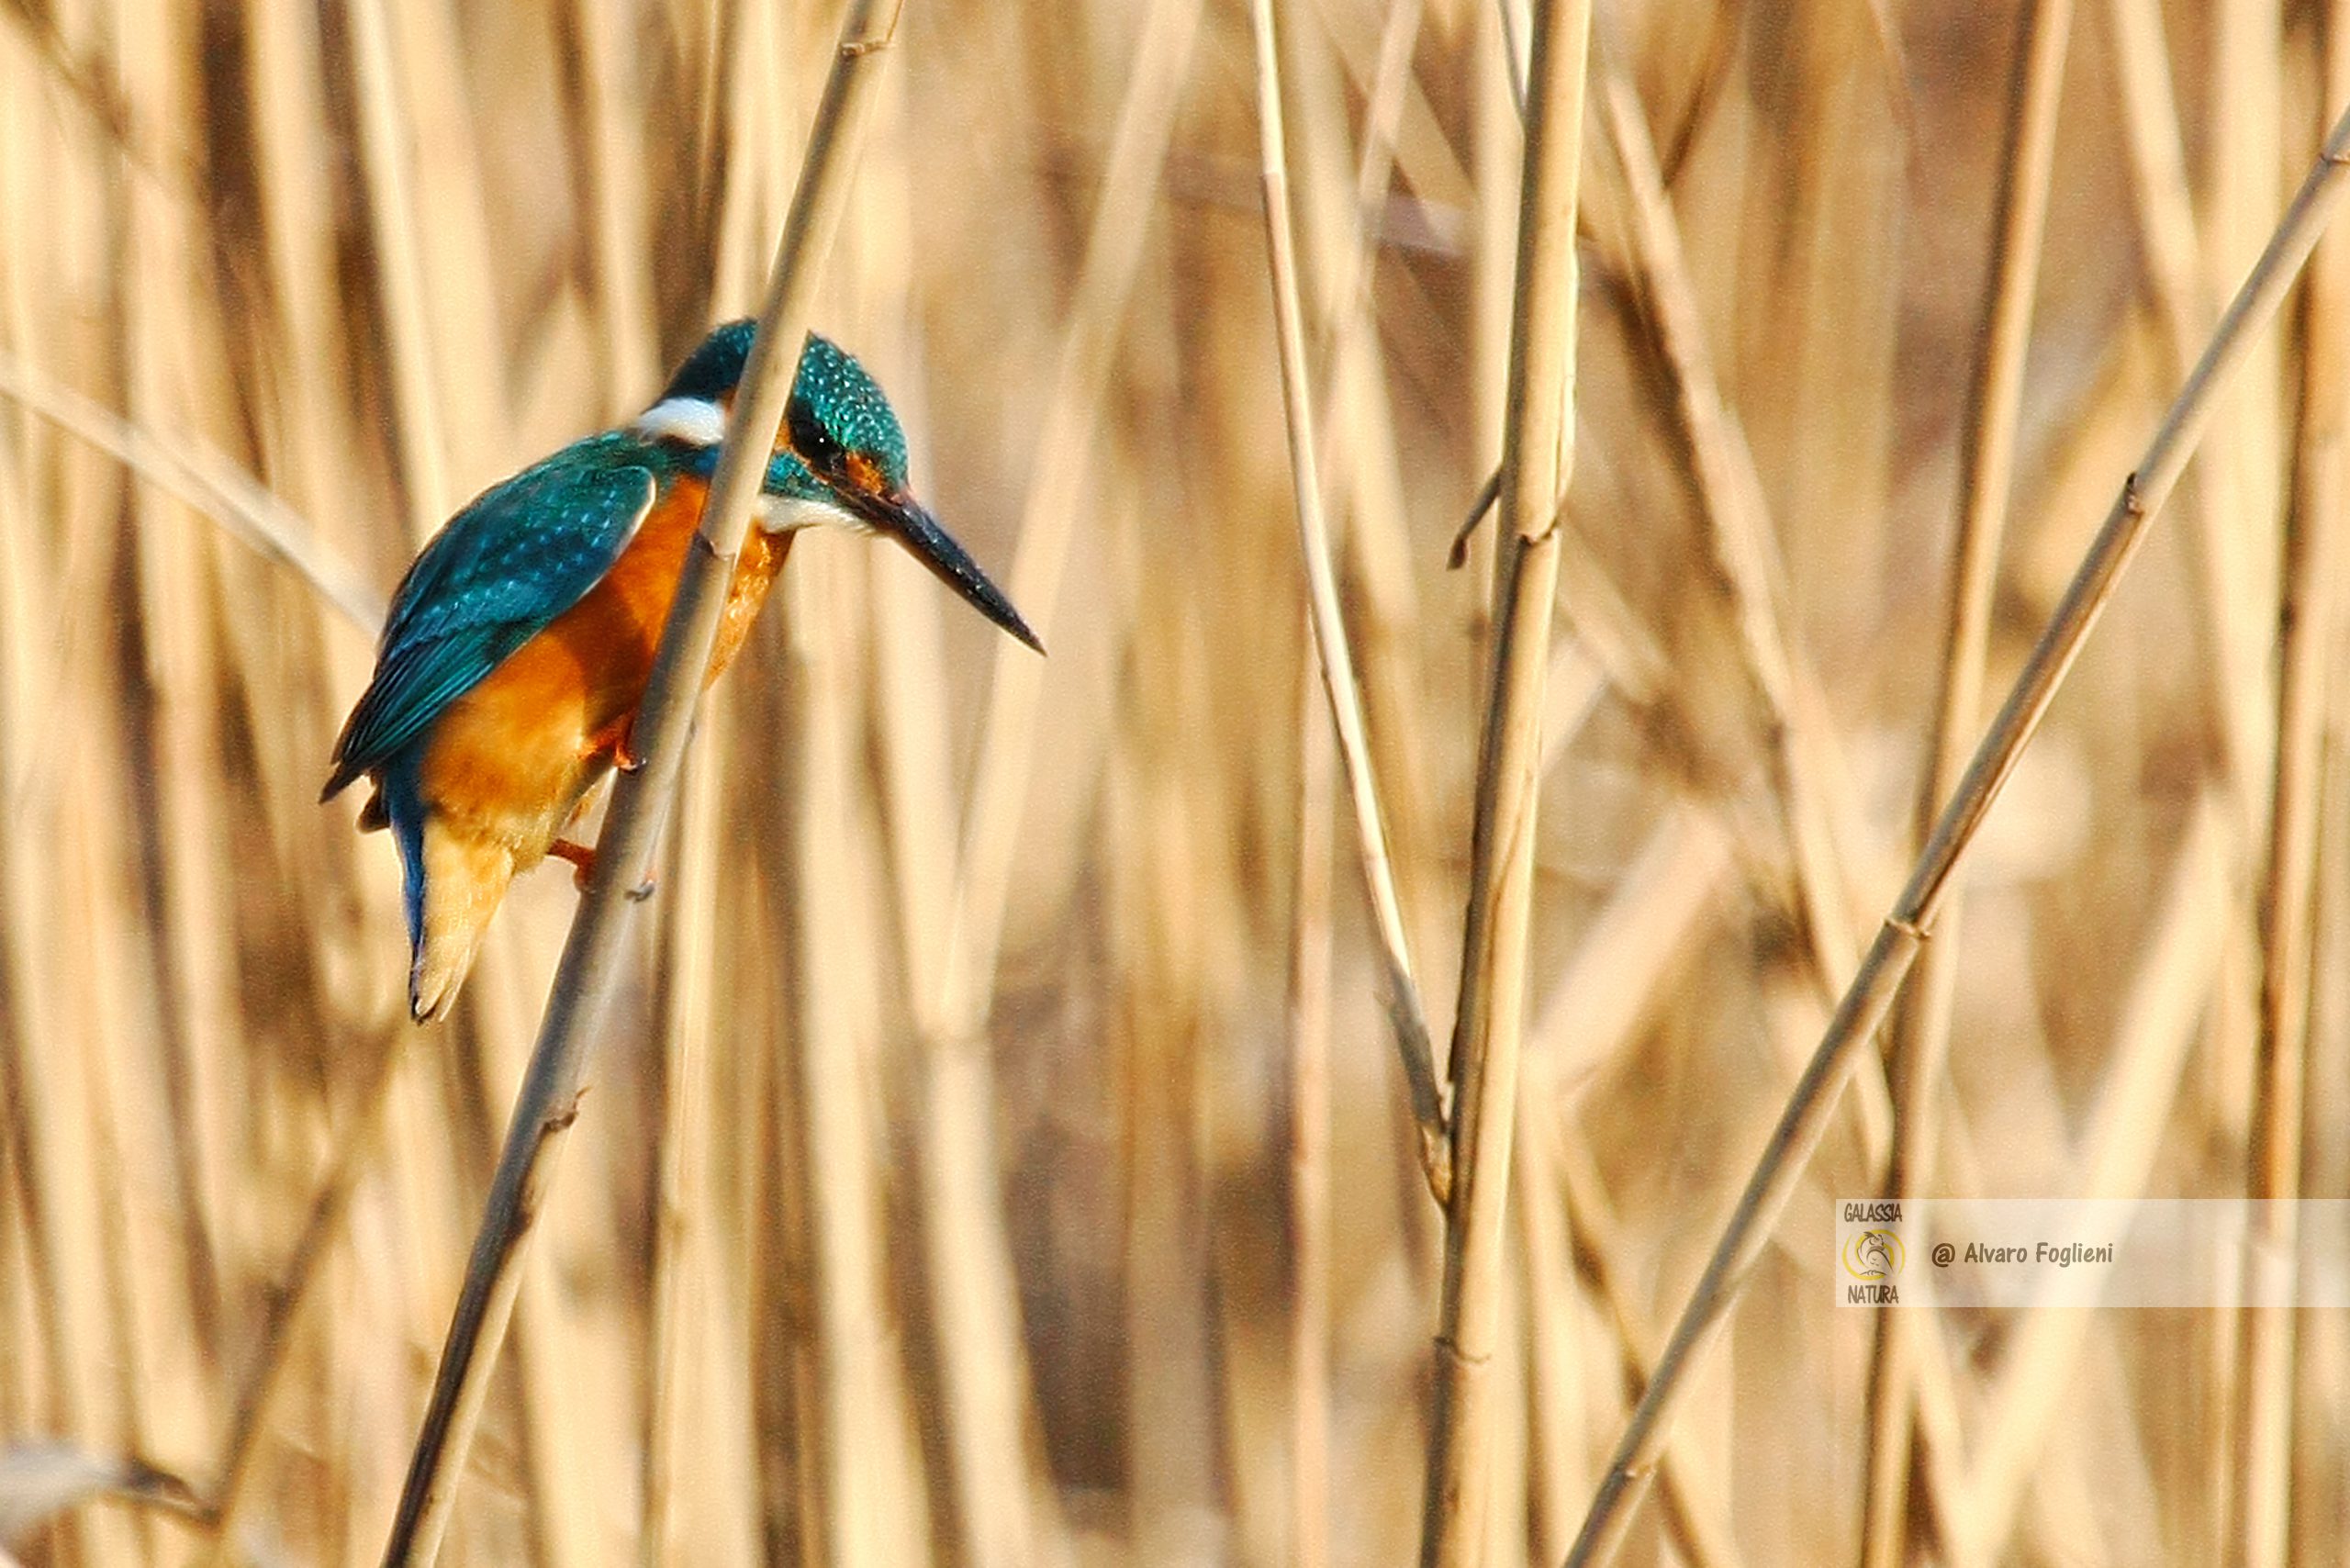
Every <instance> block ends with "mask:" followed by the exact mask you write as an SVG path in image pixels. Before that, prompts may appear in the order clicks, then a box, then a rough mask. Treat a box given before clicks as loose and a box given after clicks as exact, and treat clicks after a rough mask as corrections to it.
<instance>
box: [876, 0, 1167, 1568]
mask: <svg viewBox="0 0 2350 1568" xmlns="http://www.w3.org/2000/svg"><path fill="white" fill-rule="evenodd" d="M1200 12H1201V3H1200V0H1153V3H1152V5H1151V6H1150V8H1149V9H1148V10H1147V12H1145V13H1144V16H1143V21H1142V27H1141V30H1140V33H1139V36H1138V37H1137V39H1136V46H1135V55H1134V64H1133V67H1132V69H1131V71H1130V73H1129V74H1128V77H1127V81H1126V85H1125V95H1124V98H1123V101H1122V103H1121V105H1120V106H1119V111H1118V120H1117V124H1116V126H1115V128H1114V129H1113V131H1112V133H1111V138H1110V150H1109V154H1108V158H1107V161H1106V162H1105V164H1104V166H1103V172H1102V196H1101V198H1100V201H1099V202H1098V204H1097V205H1096V207H1094V210H1093V215H1092V220H1091V226H1090V227H1089V229H1088V230H1087V234H1086V241H1085V252H1084V256H1083V259H1082V260H1081V261H1080V263H1079V268H1078V275H1077V283H1076V286H1075V289H1074V291H1073V294H1072V297H1071V299H1070V303H1069V325H1068V328H1067V331H1066V335H1065V336H1064V337H1063V338H1062V339H1061V342H1060V352H1059V355H1058V357H1057V361H1056V363H1055V366H1054V371H1053V378H1052V382H1051V386H1050V389H1049V390H1048V391H1047V392H1046V395H1045V398H1044V400H1043V404H1042V406H1041V408H1040V409H1038V410H1037V413H1036V442H1035V467H1034V468H1033V469H1032V471H1031V473H1030V476H1029V481H1028V487H1027V490H1026V493H1025V495H1024V498H1023V499H1022V503H1021V511H1020V532H1019V540H1020V543H1019V546H1018V548H1017V551H1016V553H1015V554H1014V556H1013V566H1012V572H1011V577H1010V581H1009V583H1008V584H1007V585H1006V586H1007V588H1008V591H1009V592H1010V593H1011V595H1012V597H1013V600H1014V602H1016V603H1018V604H1020V605H1022V606H1024V609H1025V611H1026V613H1027V615H1028V617H1029V622H1030V624H1031V625H1033V626H1035V627H1036V628H1038V630H1039V631H1040V632H1041V633H1042V634H1043V635H1045V636H1046V638H1050V637H1051V636H1052V634H1053V633H1052V628H1053V625H1054V617H1055V611H1056V609H1057V604H1058V600H1059V598H1060V584H1061V577H1062V574H1063V572H1064V571H1065V569H1066V568H1067V566H1068V564H1069V554H1070V548H1071V544H1072V543H1073V541H1074V540H1075V539H1076V538H1077V536H1078V532H1079V529H1080V524H1081V522H1082V521H1084V512H1083V509H1082V507H1081V505H1080V503H1081V501H1082V499H1083V497H1084V492H1085V484H1086V477H1087V467H1088V464H1089V462H1090V460H1091V454H1092V453H1093V451H1094V449H1095V448H1096V447H1097V446H1098V445H1100V444H1101V436H1100V434H1099V431H1100V429H1101V426H1102V414H1103V404H1104V402H1105V399H1106V398H1107V396H1108V393H1109V390H1110V386H1111V375H1110V373H1111V369H1112V366H1113V361H1114V359H1115V356H1116V353H1117V347H1118V341H1119V336H1120V333H1121V331H1122V330H1123V323H1124V320H1125V314H1126V308H1127V304H1128V302H1129V300H1130V299H1131V297H1132V296H1133V294H1134V290H1135V280H1136V274H1137V272H1138V271H1139V269H1140V266H1141V263H1142V260H1143V256H1144V241H1145V240H1146V239H1147V235H1148V232H1149V228H1150V223H1151V219H1152V217H1153V214H1154V213H1155V212H1156V211H1157V210H1158V202H1157V196H1158V192H1159V189H1160V185H1161V176H1162V174H1163V173H1164V170H1165V166H1166V162H1167V154H1168V148H1169V143H1170V141H1171V140H1172V137H1173V134H1174V128H1175V118H1176V115H1177V113H1178V111H1179V110H1180V108H1181V104H1182V98H1183V86H1184V83H1185V81H1186V79H1187V77H1188V76H1189V73H1190V70H1191V62H1192V45H1193V42H1194V40H1195V39H1196V38H1197V36H1198V31H1199V21H1200ZM1045 675H1046V669H1045V666H1044V665H1043V664H1041V663H1040V662H1038V661H1037V660H1035V658H1033V657H1031V656H1030V655H1028V653H1027V652H1026V650H1024V649H1016V648H1009V647H1004V648H999V649H997V651H996V654H995V659H994V666H993V668H992V670H991V671H990V678H989V684H988V698H987V708H986V711H985V713H984V715H983V716H982V718H981V719H980V722H979V745H978V752H977V760H976V761H975V762H974V763H973V766H972V776H971V783H970V795H969V800H968V805H967V806H966V808H965V811H964V815H963V821H962V833H961V843H960V846H959V851H960V852H959V854H955V855H952V856H951V858H952V859H953V861H954V863H955V864H956V866H957V877H956V885H957V898H956V901H955V904H954V907H953V909H952V911H951V912H950V913H949V916H948V920H947V924H946V934H945V936H944V939H943V941H941V942H940V946H941V949H942V957H941V958H940V959H939V962H938V966H937V972H936V976H935V983H934V986H929V987H923V988H920V989H917V991H915V993H914V997H913V1009H914V1016H915V1020H916V1023H917V1025H918V1026H919V1027H920V1029H921V1031H922V1033H923V1039H924V1043H925V1046H926V1047H927V1048H926V1052H925V1058H924V1068H923V1070H924V1074H925V1079H926V1081H925V1084H924V1093H923V1136H922V1137H921V1138H920V1140H919V1141H918V1146H917V1147H918V1149H919V1151H920V1157H921V1159H922V1182H923V1203H922V1223H923V1250H924V1257H925V1261H926V1264H927V1267H928V1270H929V1274H930V1279H931V1282H932V1298H931V1299H932V1305H933V1310H934V1312H935V1314H936V1316H937V1325H936V1337H937V1346H938V1355H939V1363H940V1367H941V1370H942V1373H943V1376H942V1379H941V1381H942V1383H943V1384H944V1386H945V1392H946V1412H945V1416H946V1423H947V1427H948V1431H949V1439H948V1446H949V1450H950V1452H951V1453H952V1454H953V1456H954V1459H953V1466H954V1473H953V1476H952V1479H951V1484H952V1486H953V1488H954V1495H955V1499H956V1504H957V1515H958V1518H959V1521H960V1524H961V1527H962V1532H963V1539H964V1540H965V1543H966V1547H967V1550H968V1551H969V1553H970V1555H971V1559H972V1562H973V1563H974V1564H975V1565H976V1568H1028V1564H1030V1563H1032V1562H1036V1561H1037V1560H1038V1559H1039V1557H1040V1556H1042V1555H1045V1554H1046V1553H1047V1552H1049V1551H1055V1550H1057V1547H1058V1541H1057V1536H1058V1534H1059V1530H1058V1528H1057V1519H1054V1518H1049V1517H1044V1511H1043V1510H1042V1509H1041V1508H1040V1507H1039V1506H1035V1505H1034V1504H1032V1502H1031V1496H1032V1481H1031V1472H1030V1467H1029V1465H1028V1463H1027V1453H1028V1438H1029V1433H1030V1431H1031V1429H1032V1428H1033V1425H1034V1420H1033V1417H1032V1416H1031V1415H1030V1413H1029V1409H1028V1406H1029V1401H1030V1399H1031V1394H1030V1378H1029V1375H1028V1371H1027V1348H1026V1345H1025V1344H1024V1341H1023V1338H1022V1336H1021V1332H1020V1305H1019V1297H1018V1290H1017V1286H1016V1284H1015V1282H1014V1280H1013V1271H1012V1256H1011V1246H1010V1243H1009V1241H1008V1239H1007V1238H1006V1237H1005V1234H1004V1222H1003V1215H1002V1207H1001V1204H999V1203H998V1202H996V1200H995V1193H996V1182H997V1166H996V1151H995V1147H994V1131H993V1126H992V1122H993V1110H992V1107H991V1105H990V1097H991V1095H992V1093H993V1087H992V1084H991V1081H990V1074H989V1070H988V1062H987V1058H986V1049H985V1047H986V1026H987V1019H988V1013H989V1010H990V1006H991V1005H992V998H993V993H994V985H995V970H996V959H997V957H998V955H999V953H1000V951H1001V949H1002V943H1003V932H1004V924H1005V919H1006V915H1007V912H1008V910H1009V908H1010V904H1011V894H1012V879H1013V868H1014V866H1015V863H1016V857H1017V853H1018V849H1019V842H1018V840H1019V829H1020V818H1021V813H1022V810H1023V807H1024V802H1025V799H1026V796H1027V792H1028V790H1027V786H1028V774H1029V768H1030V766H1031V764H1032V762H1033V760H1034V753H1035V745H1036V739H1037V731H1038V716H1039V712H1040V711H1041V707H1042V701H1043V696H1044V682H1045ZM922 940H923V941H924V942H929V941H933V940H938V939H937V938H935V937H934V936H933V935H931V934H929V933H923V935H922ZM927 969H928V966H927V964H926V963H925V964H923V965H920V966H915V967H912V970H911V972H912V973H913V974H914V975H916V976H917V977H920V976H921V975H922V974H923V973H925V972H927ZM1042 1496H1043V1498H1044V1499H1047V1500H1048V1499H1049V1497H1050V1493H1049V1492H1045V1493H1043V1494H1042Z"/></svg>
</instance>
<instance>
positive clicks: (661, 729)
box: [384, 0, 902, 1568]
mask: <svg viewBox="0 0 2350 1568" xmlns="http://www.w3.org/2000/svg"><path fill="white" fill-rule="evenodd" d="M901 4H902V0H852V4H851V5H850V6H849V10H848V14H847V16H846V17H845V18H844V20H843V21H842V24H841V35H840V45H839V50H838V52H837V54H836V55H835V56H834V62H833V68H832V73H831V75H830V76H829V77H828V78H827V79H826V81H825V84H824V95H823V98H822V101H821V102H820V103H819V104H818V106H817V108H816V118H815V124H814V125H813V127H812V128H811V129H810V132H809V140H808V151H807V158H806V162H804V164H803V165H802V167H801V170H800V185H799V189H798V190H797V191H796V192H795V193H794V195H793V197H792V203H791V210H790V213H789V216H788V217H787V218H786V219H785V222H784V230H783V238H782V241H781V243H780V244H779V245H778V247H777V251H776V260H775V270H774V273H773V274H772V275H771V277H770V278H769V281H768V285H767V300H766V304H765V308H763V309H762V310H761V311H760V313H759V325H758V330H757V334H756V336H755V338H754V339H753V341H752V344H751V355H750V361H749V363H748V364H746V365H745V366H744V371H743V380H742V389H741V392H740V393H739V395H738V397H737V400H736V414H735V418H734V419H733V420H732V421H731V422H730V423H729V425H728V428H727V431H726V444H725V447H724V449H723V450H722V452H721V453H720V454H719V460H718V471H717V473H716V474H715V475H714V476H712V478H711V493H710V499H709V501H708V503H707V504H706V506H705V509H704V511H703V515H702V521H701V524H700V529H699V532H698V533H697V534H696V536H695V541H694V543H695V548H694V549H692V550H691V551H689V552H688V554H687V556H686V566H685V570H684V574H683V576H682V577H680V578H679V580H678V584H677V599H676V602H675V603H674V604H673V605H672V606H671V609H670V611H669V619H668V623H667V625H666V627H665V628H664V630H663V632H662V635H661V647H660V651H659V653H658V654H657V655H655V659H654V665H653V674H652V678H651V681H650V683H649V685H648V686H647V688H646V690H645V694H644V701H643V706H642V707H641V708H640V709H639V711H638V714H637V720H636V736H637V742H638V744H639V745H641V747H642V748H643V756H644V758H645V761H644V767H643V769H642V770H641V771H640V772H638V773H635V774H633V775H629V776H625V777H623V778H621V780H620V782H619V783H618V785H617V786H616V787H615V788H614V790H613V793H612V803H611V808H610V815H609V816H608V818H607V819H606V822H605V825H604V831H603V835H602V838H601V840H600V842H599V854H598V856H597V862H596V870H595V875H594V876H593V878H591V879H590V880H589V882H588V890H587V892H586V894H585V895H584V896H583V897H582V898H581V900H580V904H579V913H578V914H577V915H576V917H575V918H574V919H573V921H572V925H571V935H570V936H569V938H568V939H567V940H566V941H565V944H564V950H563V958H562V960H561V963H560V964H559V966H558V967H557V969H556V970H555V978H554V986H553V989H552V991H550V993H549V996H548V1001H547V1011H546V1016H545V1018H544V1020H543V1022H542V1024H541V1025H540V1030H539V1040H538V1044H537V1046H536V1047H534V1048H533V1049H532V1053H531V1063H530V1067H529V1069H528V1070H527V1071H526V1072H525V1073H524V1076H523V1080H522V1086H521V1089H520V1092H518V1093H517V1095H516V1097H515V1103H514V1114H513V1120H512V1121H511V1123H510V1124H509V1127H508V1130H507V1137H506V1147H505V1149H504V1152H503V1153H502V1154H501V1155H500V1156H499V1159H498V1171H497V1175H496V1176H495V1177H494V1178H493V1180H492V1182H491V1186H490V1194H489V1202H488V1204H487V1210H486V1212H485V1213H484V1215H483V1216H482V1225H481V1229H480V1231H479V1233H478V1234H477V1235H476V1238H475V1242H474V1249H473V1256H472V1258H471V1259H470V1260H468V1262H467V1264H466V1268H465V1282H464V1289H463V1290H462V1291H461V1293H460V1294H459V1295H458V1298H457V1310H456V1315H455V1316H454V1318H453V1321H452V1322H451V1324H450V1326H449V1338H448V1342H447V1344H446V1346H445V1347H444V1348H443V1350H442V1357H441V1367H440V1372H439V1373H438V1374H437V1376H436V1377H435V1378H434V1380H433V1386H432V1399H431V1405H430V1406H428V1407H427V1409H426V1412H425V1417H424V1424H423V1428H422V1429H421V1430H420V1433H419V1434H418V1437H417V1444H416V1450H415V1453H414V1454H413V1455H412V1456H411V1458H410V1460H409V1463H408V1480H407V1483H406V1484H405V1485H404V1487H403V1488H402V1492H401V1496H400V1504H399V1510H398V1512H397V1515H396V1516H395V1518H394V1520H393V1525H392V1533H391V1538H390V1540H389V1541H388V1542H387V1543H386V1547H385V1551H384V1562H385V1563H386V1568H394V1565H399V1568H405V1565H407V1564H411V1563H429V1562H431V1561H432V1560H433V1559H434V1557H435V1556H436V1555H437V1554H438V1552H439V1550H440V1544H441V1538H442V1533H443V1532H444V1531H445V1530H446V1529H447V1528H448V1520H449V1509H450V1506H451V1503H452V1501H453V1498H454V1495H455V1490H456V1488H455V1478H456V1475H457V1473H458V1472H459V1470H460V1468H461V1467H462V1464H463V1461H464V1454H465V1450H467V1448H468V1447H469V1446H470V1445H471V1442H472V1439H473V1433H474V1428H475V1426H476V1423H477V1422H478V1421H479V1419H480V1416H481V1406H482V1401H483V1399H484V1397H485V1396H486V1395H487V1392H488V1388H489V1374H490V1372H491V1369H492V1368H493V1367H494V1366H495V1365H496V1362H497V1360H498V1347H499V1345H500V1343H501V1342H502V1341H503V1339H504V1338H505V1331H506V1327H507V1324H508V1322H509V1319H510V1318H511V1316H512V1315H513V1309H514V1297H515V1294H516V1291H517V1290H518V1288H519V1287H520V1281H521V1271H520V1261H521V1257H522V1251H523V1248H524V1246H525V1245H526V1244H527V1241H528V1239H529V1236H530V1230H531V1226H532V1221H533V1220H534V1219H535V1218H536V1217H537V1215H538V1211H539V1209H540V1206H541V1205H542V1204H543V1203H544V1201H545V1199H546V1193H547V1189H548V1186H549V1184H550V1183H551V1182H552V1181H553V1179H554V1165H555V1162H554V1154H555V1152H556V1151H557V1150H558V1149H559V1148H561V1145H562V1141H563V1135H564V1133H565V1131H567V1130H568V1129H569V1127H570V1126H571V1124H572V1122H573V1121H574V1120H575V1119H576V1116H577V1114H578V1102H579V1092H580V1086H581V1081H582V1080H583V1078H584V1077H585V1074H586V1071H587V1068H588V1047H589V1046H590V1044H591V1042H592V1039H593V1031H594V1026H595V1025H597V1024H598V1023H599V1021H600V1019H601V1017H602V1014H603V1012H604V1009H605V1006H606V1004H607V1002H609V1001H610V997H611V994H612V991H613V989H614V987H615V984H616V982H617V980H618V976H619V969H620V967H621V954H622V952H623V948H624V939H625V937H626V935H627V930H628V925H629V916H630V914H631V913H632V902H631V900H630V899H629V897H628V892H629V890H630V889H632V888H633V887H635V886H636V885H637V884H638V883H639V882H640V881H642V880H643V876H644V870H645V867H646V865H647V863H648V861H649V859H650V857H651V854H652V850H653V843H654V840H655V837H656V836H657V835H658V834H659V832H660V828H661V823H662V820H663V818H664V817H665V816H666V814H667V812H668V806H669V800H670V797H671V795H673V794H674V793H675V792H676V789H677V776H678V773H679V771H680V769H681V767H683V764H684V761H685V749H686V741H687V738H688V732H689V731H690V729H691V727H692V719H693V709H694V703H695V699H696V696H697V694H698V693H699V691H700V689H701V686H702V672H703V671H704V670H705V669H707V668H708V667H709V664H710V653H711V645H712V644H713V642H714V641H715V639H716V635H717V631H718V618H719V612H720V610H721V609H722V607H723V605H724V602H725V597H726V589H727V587H728V585H729V584H730V583H731V581H732V580H733V568H734V559H735V555H736V553H737V552H738V551H740V549H741V548H742V544H743V539H744V534H745V532H747V531H748V529H749V526H750V521H751V506H752V502H753V501H754V500H755V498H756V497H757V495H758V489H759V484H760V481H761V479H762V477H763V476H764V473H765V470H766V465H767V453H768V451H769V450H770V449H771V448H772V447H773V446H774V444H775V438H776V432H777V431H778V429H779V428H780V427H781V426H782V423H783V410H784V404H785V402H786V401H787V400H788V399H789V397H790V392H791V380H792V375H793V372H794V371H795V369H796V368H797V367H798V364H799V359H800V342H801V340H802V339H803V338H805V337H806V335H807V330H808V319H809V316H810V313H811V305H812V302H813V299H814V295H815V280H816V272H817V266H818V263H819V261H820V259H821V258H822V256H823V254H824V253H825V252H826V251H828V250H829V249H830V248H831V245H832V240H833V235H834V231H835V230H837V229H838V228H839V226H840V217H841V212H842V210H843V208H844V207H845V206H846V204H847V200H848V190H849V176H850V174H851V172H852V170H853V168H854V165H855V162H856V144H857V136H858V131H859V129H860V128H861V126H862V122H863V118H864V110H865V108H866V106H867V103H868V102H869V101H870V99H871V96H872V88H873V85H874V83H875V82H876V80H877V78H878V66H879V65H880V63H881V61H882V59H883V58H884V54H885V51H886V50H887V49H888V47H889V45H890V40H891V39H892V38H893V37H894V35H895V33H896V29H897V22H898V12H899V9H900V6H901Z"/></svg>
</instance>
